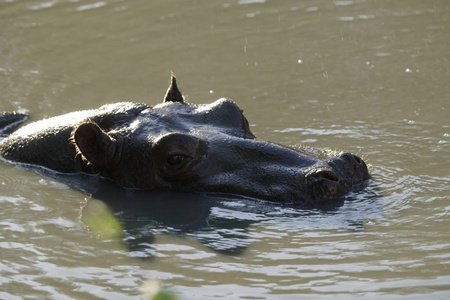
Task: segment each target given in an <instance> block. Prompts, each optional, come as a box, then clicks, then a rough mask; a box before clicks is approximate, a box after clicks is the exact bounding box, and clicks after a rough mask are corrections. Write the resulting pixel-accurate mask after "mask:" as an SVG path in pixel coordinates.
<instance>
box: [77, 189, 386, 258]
mask: <svg viewBox="0 0 450 300" xmlns="http://www.w3.org/2000/svg"><path fill="white" fill-rule="evenodd" d="M377 199H379V195H377V192H376V191H375V190H374V188H372V187H368V188H367V189H365V190H364V191H359V192H355V193H353V194H351V195H350V196H348V197H346V198H342V199H336V200H335V201H332V202H330V203H326V204H321V205H320V206H318V207H314V208H305V207H301V206H295V205H280V204H274V203H269V202H266V201H259V200H249V199H243V198H239V197H238V196H232V195H207V194H198V193H192V194H191V193H181V192H171V191H130V190H123V189H121V188H119V187H117V186H113V185H111V184H108V183H102V184H101V187H100V188H99V190H98V191H96V192H95V193H94V194H93V196H92V198H91V199H88V200H87V203H86V205H85V206H83V208H82V209H81V219H82V220H83V221H84V222H85V223H86V224H87V226H88V227H89V228H90V229H91V230H92V231H93V232H94V233H95V234H96V235H98V236H100V237H101V238H116V239H122V240H123V242H124V243H126V245H127V246H128V248H129V249H130V252H131V254H130V255H131V256H135V257H142V258H144V257H149V256H152V253H154V252H155V249H154V248H155V247H156V249H157V248H158V247H157V246H154V245H153V240H154V235H155V234H174V235H176V236H180V237H189V238H194V239H196V240H198V241H200V242H201V243H202V244H204V245H205V246H207V247H209V248H212V249H213V250H215V251H218V252H220V253H223V254H228V255H236V254H242V253H243V252H244V251H245V249H246V248H247V247H248V246H249V245H250V244H251V242H252V241H254V238H253V237H252V235H251V234H250V233H249V232H248V229H249V227H250V226H252V225H255V224H259V223H264V224H270V223H274V224H277V226H279V228H285V229H286V230H288V228H291V229H295V228H303V229H306V228H313V227H314V226H320V227H323V224H324V223H326V224H328V226H331V227H332V228H341V229H344V228H346V229H349V230H363V229H364V224H365V222H366V221H367V220H369V219H371V218H379V217H381V215H382V211H381V205H380V204H379V203H377ZM99 200H100V201H99ZM114 217H115V218H116V219H115V220H114V219H111V218H114ZM118 223H119V224H120V225H118ZM118 230H123V238H122V234H121V233H118V232H117V231H118Z"/></svg>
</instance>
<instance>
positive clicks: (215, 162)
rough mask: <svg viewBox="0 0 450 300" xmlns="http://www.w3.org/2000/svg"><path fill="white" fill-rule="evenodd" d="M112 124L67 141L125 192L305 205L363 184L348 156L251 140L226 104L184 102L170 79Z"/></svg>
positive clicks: (361, 168) (362, 171) (91, 126)
mask: <svg viewBox="0 0 450 300" xmlns="http://www.w3.org/2000/svg"><path fill="white" fill-rule="evenodd" d="M103 123H105V122H103ZM106 123H108V122H106ZM114 123H115V124H114V126H112V125H111V124H106V125H105V124H103V125H102V121H101V120H100V119H99V121H98V122H95V121H88V122H83V123H81V124H79V125H78V126H77V127H76V128H75V129H74V130H73V131H72V135H71V140H72V143H73V144H74V145H75V147H76V151H77V153H78V154H79V155H80V157H81V158H82V161H83V162H84V163H85V164H86V167H89V168H90V170H93V171H92V172H99V173H100V174H102V175H103V176H104V177H106V178H109V179H111V180H112V181H114V182H116V183H117V184H119V185H121V186H123V187H126V188H138V189H163V190H164V189H170V190H181V191H198V192H208V193H228V194H238V195H242V196H247V197H252V198H258V199H265V200H270V201H278V202H303V203H305V202H320V201H324V200H328V199H332V198H336V197H340V196H342V195H344V194H346V193H348V192H350V191H351V190H352V187H353V186H355V185H360V184H362V183H363V182H364V181H365V180H367V179H368V178H369V174H368V170H367V167H366V164H365V163H364V161H363V160H362V159H361V158H359V157H358V156H355V155H353V154H350V153H348V152H335V151H330V150H319V149H313V148H309V147H308V148H290V147H284V146H280V145H278V144H274V143H269V142H266V141H262V140H256V139H255V136H254V135H253V134H252V132H251V131H250V128H249V124H248V122H247V119H246V118H245V117H244V115H243V114H242V110H240V109H239V107H238V106H237V105H236V104H235V103H234V102H233V101H231V100H228V99H219V100H217V101H215V102H213V103H211V104H209V105H199V106H197V105H192V104H188V103H186V102H185V100H184V97H183V96H182V94H181V92H180V91H179V89H178V87H177V84H176V80H175V77H173V76H172V80H171V84H170V86H169V89H168V91H167V93H166V96H165V99H164V102H163V103H161V104H159V105H156V106H154V107H146V108H145V109H142V110H140V111H139V113H136V115H135V116H134V117H133V118H130V119H125V118H124V119H123V120H115V122H114ZM84 170H86V168H84Z"/></svg>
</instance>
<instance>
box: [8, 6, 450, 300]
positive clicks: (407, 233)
mask: <svg viewBox="0 0 450 300" xmlns="http://www.w3.org/2000/svg"><path fill="white" fill-rule="evenodd" d="M449 20H450V5H449V3H448V1H447V0H434V1H421V0H398V1H384V2H380V1H365V0H349V1H347V0H345V1H328V0H324V1H322V0H305V1H274V0H272V1H271V0H265V1H257V0H256V1H251V0H249V1H238V0H233V1H189V0H186V1H178V2H177V3H176V4H175V3H174V2H172V1H163V0H161V1H157V0H155V1H129V0H123V1H116V0H105V1H71V0H67V1H66V0H58V1H46V0H42V1H40V0H36V1H15V0H8V1H0V90H1V91H2V93H1V95H0V110H2V111H3V110H4V111H13V110H19V111H21V112H27V113H29V114H30V119H31V120H37V119H41V118H43V117H47V116H54V115H59V114H61V113H65V112H70V111H74V110H80V109H90V108H95V107H99V106H101V105H102V104H106V103H111V102H118V101H125V100H132V101H133V100H134V101H139V102H145V103H148V104H156V103H159V102H160V100H161V99H162V97H163V94H164V92H165V90H166V87H167V78H168V76H169V74H170V71H174V72H175V73H176V74H177V77H178V78H179V83H180V88H181V89H182V91H183V92H184V93H185V94H186V95H187V97H188V101H190V102H193V103H196V104H200V103H210V102H212V101H213V100H215V99H217V98H220V97H231V98H232V99H233V100H235V101H236V102H237V103H238V105H239V106H240V107H241V108H242V109H244V111H245V114H246V116H247V118H248V119H249V122H250V125H251V126H252V127H251V128H252V131H253V132H254V133H255V134H256V135H257V136H258V138H261V139H267V140H270V141H273V142H276V143H281V144H286V145H298V144H307V145H310V146H313V147H330V148H335V149H340V150H346V151H352V152H355V153H356V152H358V154H360V155H362V156H363V157H365V158H366V159H367V161H368V162H369V163H370V164H372V168H371V173H372V175H373V181H372V182H371V183H370V184H369V186H368V187H367V188H366V189H364V190H361V191H355V192H354V193H353V194H351V195H349V196H348V197H347V198H345V199H342V201H341V202H340V203H336V205H334V206H333V205H332V206H329V207H316V208H314V207H313V208H300V207H295V206H280V205H270V204H267V203H263V202H258V201H252V200H250V199H240V198H230V197H225V196H224V195H192V194H191V195H189V194H188V195H186V194H178V193H158V192H155V193H153V192H151V193H144V192H142V193H141V192H133V193H127V192H125V191H122V190H114V189H109V188H106V189H100V190H97V187H98V184H99V183H98V180H96V179H95V178H84V180H85V181H84V183H85V185H84V187H83V189H82V190H81V191H80V190H78V189H73V188H71V187H70V186H72V184H73V179H74V178H67V180H62V182H61V181H60V179H61V178H60V179H58V180H54V179H51V178H49V177H48V176H42V175H41V174H36V173H34V172H30V171H29V170H27V169H23V168H17V167H16V166H14V165H12V164H10V163H7V162H4V161H1V162H0V206H1V209H0V299H22V298H26V299H37V298H39V299H141V298H142V291H141V288H140V287H141V286H143V288H145V287H146V286H147V285H145V284H144V283H149V286H150V287H151V286H152V285H153V286H154V285H158V284H157V283H158V282H159V283H161V284H162V285H163V286H166V287H169V289H170V290H171V291H173V292H175V293H179V294H180V298H181V299H208V300H209V299H214V298H223V299H255V298H257V299H302V298H304V299H310V298H315V299H330V298H331V297H332V298H339V299H351V298H361V297H364V298H368V299H379V298H380V297H381V298H389V299H423V298H430V299H447V298H449V295H450V286H449V282H450V276H449V266H450V254H449V253H450V242H449V241H450V236H449V233H448V228H449V227H450V223H449V215H450V206H449V199H450V194H449V189H448V186H449V185H450V174H449V169H450V168H449V163H450V161H449V157H450V153H449V152H450V149H449V145H450V123H449V118H448V116H449V109H450V107H449V101H448V95H449V94H450V85H449V84H448V82H449V75H450V63H449V62H450V57H449V51H448V49H449V47H450V44H449V43H450V40H449V38H448V28H449V26H450V21H449ZM42 172H43V173H44V175H49V174H45V171H44V170H41V173H42ZM101 186H102V185H101ZM85 199H87V200H85ZM149 199H151V201H148V200H149ZM124 201H127V203H124ZM92 204H94V206H91V205H92ZM89 206H91V209H92V210H91V211H90V212H88V211H89V209H88V207H89ZM102 206H106V207H107V208H108V210H107V212H110V214H106V215H104V216H103V217H101V218H100V219H101V220H102V221H103V222H100V223H92V222H90V221H89V220H88V219H89V215H90V214H91V215H98V214H101V211H99V207H102ZM86 218H87V219H86ZM94 222H96V221H94ZM105 224H106V226H105ZM96 226H97V227H98V228H101V229H100V230H104V231H105V230H106V233H108V232H109V233H112V235H109V236H107V235H101V236H100V238H99V237H98V235H99V232H98V231H96V232H97V233H94V228H95V227H96ZM105 228H106V229H105ZM116 233H119V234H118V235H116ZM147 287H148V286H147Z"/></svg>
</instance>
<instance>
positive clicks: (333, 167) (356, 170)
mask: <svg viewBox="0 0 450 300" xmlns="http://www.w3.org/2000/svg"><path fill="white" fill-rule="evenodd" d="M369 178H370V176H369V171H368V169H367V165H366V164H365V162H364V161H363V160H362V159H361V158H360V157H358V156H356V155H353V154H351V153H349V152H342V153H340V154H338V155H337V156H335V157H333V158H331V159H330V160H329V161H328V163H327V164H324V165H322V166H320V167H317V168H314V169H312V170H310V171H309V172H308V173H307V174H306V176H305V185H306V189H307V191H308V194H309V196H310V197H311V198H312V199H332V198H337V197H341V196H343V195H345V194H347V193H349V192H350V191H351V190H352V188H353V187H354V186H356V185H360V184H362V183H363V182H364V181H366V180H367V179H369Z"/></svg>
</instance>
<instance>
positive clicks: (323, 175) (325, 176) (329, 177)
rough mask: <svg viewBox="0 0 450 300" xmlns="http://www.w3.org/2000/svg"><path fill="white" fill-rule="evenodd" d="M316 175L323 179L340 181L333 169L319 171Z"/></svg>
mask: <svg viewBox="0 0 450 300" xmlns="http://www.w3.org/2000/svg"><path fill="white" fill-rule="evenodd" d="M316 176H317V177H318V178H323V179H326V180H329V181H335V182H338V181H339V178H338V177H337V176H336V174H334V173H333V172H331V171H326V170H323V171H319V172H317V174H316Z"/></svg>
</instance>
